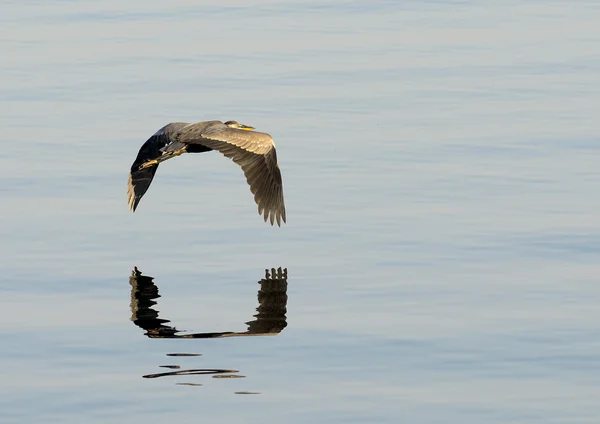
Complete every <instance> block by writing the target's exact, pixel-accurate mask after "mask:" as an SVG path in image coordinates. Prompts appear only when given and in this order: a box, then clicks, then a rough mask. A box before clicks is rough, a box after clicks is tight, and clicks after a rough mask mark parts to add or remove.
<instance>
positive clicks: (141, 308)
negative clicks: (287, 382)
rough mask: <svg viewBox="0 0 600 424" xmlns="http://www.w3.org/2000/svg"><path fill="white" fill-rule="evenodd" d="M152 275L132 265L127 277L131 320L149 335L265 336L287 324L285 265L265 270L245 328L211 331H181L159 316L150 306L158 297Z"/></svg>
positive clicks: (197, 337) (278, 330)
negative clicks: (129, 286) (183, 332)
mask: <svg viewBox="0 0 600 424" xmlns="http://www.w3.org/2000/svg"><path fill="white" fill-rule="evenodd" d="M153 280H154V278H153V277H150V276H147V275H143V274H142V272H141V271H140V270H138V269H137V267H135V268H134V269H133V271H132V272H131V276H130V277H129V284H131V321H133V323H134V324H135V325H137V326H138V327H140V328H142V329H144V330H146V333H145V334H146V335H147V336H148V337H151V338H186V339H187V338H194V339H199V338H202V339H206V338H214V337H240V336H267V335H277V334H279V333H280V332H281V331H282V330H283V329H284V328H285V327H286V326H287V321H286V315H285V314H286V313H287V268H285V269H281V268H278V269H275V268H272V269H271V270H270V271H269V270H265V278H263V279H261V280H260V281H259V284H260V289H259V291H258V308H256V310H257V313H256V314H255V315H254V317H255V318H256V319H254V320H252V321H248V322H247V323H246V325H247V326H248V330H247V331H245V332H233V331H227V332H212V333H193V334H178V333H180V331H179V330H177V329H176V328H175V327H172V326H169V325H167V323H168V322H170V321H169V320H166V319H160V318H159V317H158V311H156V310H155V309H153V306H154V305H156V303H157V302H156V301H155V300H154V299H158V298H159V297H160V295H159V294H158V287H157V286H156V284H154V281H153Z"/></svg>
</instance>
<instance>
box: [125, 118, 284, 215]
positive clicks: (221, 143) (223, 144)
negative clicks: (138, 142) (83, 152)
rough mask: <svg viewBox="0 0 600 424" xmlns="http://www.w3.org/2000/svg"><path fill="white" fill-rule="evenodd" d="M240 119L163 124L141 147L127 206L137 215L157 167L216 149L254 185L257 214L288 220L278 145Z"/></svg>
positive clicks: (134, 163)
mask: <svg viewBox="0 0 600 424" xmlns="http://www.w3.org/2000/svg"><path fill="white" fill-rule="evenodd" d="M253 129H254V128H252V127H248V126H246V125H241V124H239V123H238V122H236V121H227V122H225V123H223V122H221V121H204V122H198V123H196V124H188V123H185V122H173V123H171V124H168V125H165V126H164V127H162V128H161V129H160V130H158V131H157V132H156V133H154V135H153V136H152V137H150V138H149V139H148V140H147V141H146V142H145V143H144V144H143V145H142V147H141V148H140V151H139V153H138V155H137V158H136V159H135V161H134V162H133V165H132V166H131V172H130V174H129V182H128V190H127V194H128V198H129V208H130V209H131V210H132V211H135V209H136V208H137V206H138V204H139V202H140V200H141V198H142V196H143V195H144V193H146V191H147V190H148V187H150V183H151V182H152V179H153V178H154V174H155V173H156V170H157V169H158V165H159V163H161V162H164V161H165V160H168V159H171V158H174V157H177V156H179V155H181V154H183V153H202V152H209V151H211V150H218V151H219V152H221V153H222V154H223V155H224V156H226V157H228V158H230V159H232V160H233V161H234V162H235V163H237V164H238V165H239V166H240V167H241V168H242V170H243V171H244V174H245V175H246V180H247V181H248V184H249V185H250V191H251V192H252V194H254V200H255V201H256V204H257V205H258V213H259V214H261V215H264V218H265V222H266V221H267V219H270V222H271V225H273V224H274V221H275V220H276V221H277V224H278V225H281V221H282V220H283V222H285V220H286V216H285V204H284V201H283V183H282V180H281V172H280V170H279V165H278V164H277V153H276V151H275V143H273V139H272V138H271V136H270V135H269V134H266V133H261V132H257V131H251V130H253Z"/></svg>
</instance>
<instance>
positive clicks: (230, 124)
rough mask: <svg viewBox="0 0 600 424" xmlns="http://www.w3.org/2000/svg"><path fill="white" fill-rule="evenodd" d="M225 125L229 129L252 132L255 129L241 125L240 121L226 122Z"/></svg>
mask: <svg viewBox="0 0 600 424" xmlns="http://www.w3.org/2000/svg"><path fill="white" fill-rule="evenodd" d="M225 125H227V126H228V127H229V128H237V129H238V130H246V131H252V130H253V129H254V127H250V126H248V125H244V124H240V123H239V122H238V121H227V122H225Z"/></svg>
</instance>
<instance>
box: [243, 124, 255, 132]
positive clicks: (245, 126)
mask: <svg viewBox="0 0 600 424" xmlns="http://www.w3.org/2000/svg"><path fill="white" fill-rule="evenodd" d="M253 129H254V127H249V126H248V125H244V124H240V130H244V131H252V130H253Z"/></svg>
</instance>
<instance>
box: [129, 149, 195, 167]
mask: <svg viewBox="0 0 600 424" xmlns="http://www.w3.org/2000/svg"><path fill="white" fill-rule="evenodd" d="M185 152H186V150H185V147H184V148H183V149H179V150H176V151H174V152H166V153H163V155H162V156H160V157H159V158H157V159H152V160H149V161H148V162H144V163H143V164H141V165H140V171H141V170H142V169H146V168H150V167H151V166H154V165H158V164H159V163H161V162H164V161H166V160H168V159H172V158H174V157H177V156H180V155H182V154H184V153H185Z"/></svg>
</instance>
